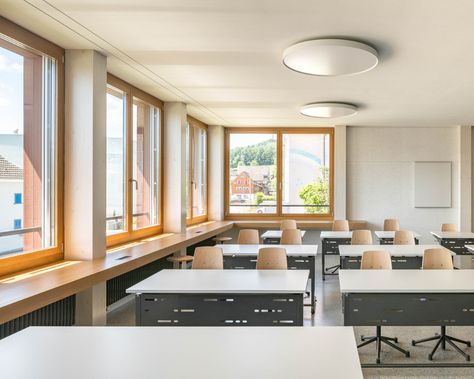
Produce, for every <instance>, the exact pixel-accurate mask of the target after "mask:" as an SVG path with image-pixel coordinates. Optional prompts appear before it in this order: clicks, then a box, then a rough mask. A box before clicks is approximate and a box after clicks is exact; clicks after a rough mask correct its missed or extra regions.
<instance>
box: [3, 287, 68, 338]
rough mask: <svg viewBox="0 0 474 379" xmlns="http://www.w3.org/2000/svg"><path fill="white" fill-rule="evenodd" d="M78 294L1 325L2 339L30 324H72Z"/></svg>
mask: <svg viewBox="0 0 474 379" xmlns="http://www.w3.org/2000/svg"><path fill="white" fill-rule="evenodd" d="M75 307H76V296H69V297H66V298H65V299H62V300H59V301H56V302H55V303H52V304H49V305H47V306H45V307H43V308H40V309H37V310H36V311H33V312H30V313H27V314H26V315H23V316H21V317H18V318H16V319H14V320H11V321H8V322H6V323H4V324H1V325H0V339H2V338H5V337H8V336H9V335H10V334H13V333H16V332H19V331H20V330H22V329H25V328H27V327H28V326H71V325H73V324H74V320H75Z"/></svg>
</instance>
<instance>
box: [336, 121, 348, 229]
mask: <svg viewBox="0 0 474 379" xmlns="http://www.w3.org/2000/svg"><path fill="white" fill-rule="evenodd" d="M346 185H347V183H346V125H338V126H336V127H335V133H334V219H337V220H344V219H345V218H346V217H347V215H346Z"/></svg>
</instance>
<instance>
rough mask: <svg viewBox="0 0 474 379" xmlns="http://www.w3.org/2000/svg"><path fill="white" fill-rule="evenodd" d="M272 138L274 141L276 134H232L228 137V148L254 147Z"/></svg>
mask: <svg viewBox="0 0 474 379" xmlns="http://www.w3.org/2000/svg"><path fill="white" fill-rule="evenodd" d="M272 138H273V139H274V140H276V134H270V133H269V134H254V133H250V134H241V133H233V134H231V135H230V148H231V149H233V148H235V147H244V146H250V145H256V144H257V143H259V142H264V141H268V140H269V139H272Z"/></svg>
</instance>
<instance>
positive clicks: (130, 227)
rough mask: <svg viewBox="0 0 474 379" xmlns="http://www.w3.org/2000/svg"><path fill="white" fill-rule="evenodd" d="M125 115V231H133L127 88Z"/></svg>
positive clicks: (130, 118)
mask: <svg viewBox="0 0 474 379" xmlns="http://www.w3.org/2000/svg"><path fill="white" fill-rule="evenodd" d="M125 109H126V113H127V114H126V117H125V120H126V121H125V130H126V137H125V166H126V169H125V170H126V171H125V172H126V177H127V184H126V188H125V198H126V205H125V209H126V213H127V217H126V219H127V221H126V224H127V233H128V234H131V233H133V179H134V178H133V138H132V137H133V136H132V128H133V96H132V93H131V91H130V89H127V95H126V105H125Z"/></svg>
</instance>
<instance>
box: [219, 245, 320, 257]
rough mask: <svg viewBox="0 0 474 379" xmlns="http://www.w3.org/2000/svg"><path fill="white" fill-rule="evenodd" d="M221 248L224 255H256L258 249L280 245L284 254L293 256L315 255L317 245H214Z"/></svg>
mask: <svg viewBox="0 0 474 379" xmlns="http://www.w3.org/2000/svg"><path fill="white" fill-rule="evenodd" d="M216 246H217V247H220V248H222V252H223V253H224V255H239V256H257V254H258V250H259V249H263V248H268V247H282V248H284V249H286V255H288V256H290V257H291V256H295V257H302V256H303V257H308V256H316V255H317V254H318V245H233V244H223V245H216Z"/></svg>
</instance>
